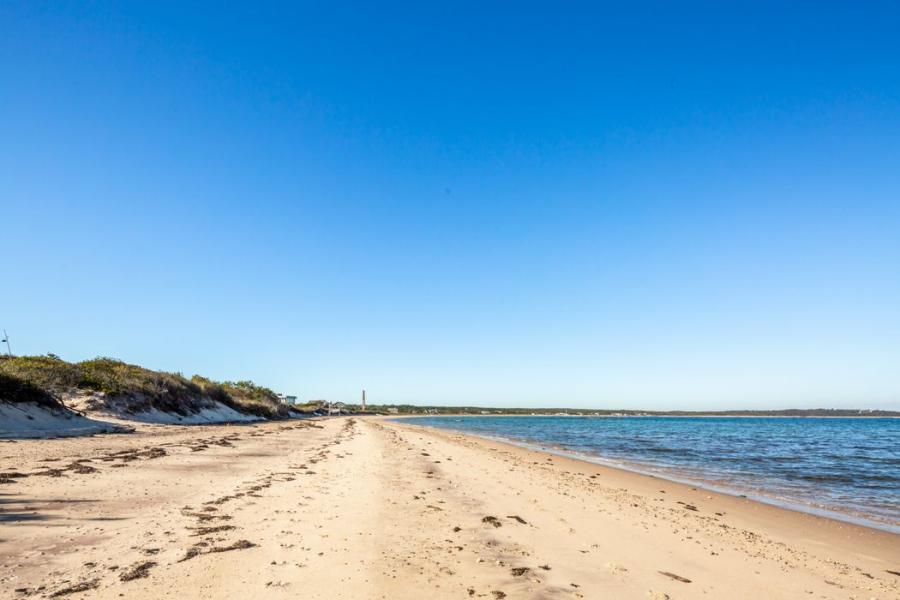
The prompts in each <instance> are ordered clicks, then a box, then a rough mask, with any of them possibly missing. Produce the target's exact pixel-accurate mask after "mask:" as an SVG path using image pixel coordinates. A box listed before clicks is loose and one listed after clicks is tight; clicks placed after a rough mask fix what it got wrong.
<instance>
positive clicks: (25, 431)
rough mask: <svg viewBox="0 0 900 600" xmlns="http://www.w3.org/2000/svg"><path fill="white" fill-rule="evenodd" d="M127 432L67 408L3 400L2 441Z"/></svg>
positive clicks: (124, 429)
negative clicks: (7, 439)
mask: <svg viewBox="0 0 900 600" xmlns="http://www.w3.org/2000/svg"><path fill="white" fill-rule="evenodd" d="M122 431H127V429H126V428H124V427H121V426H119V425H115V424H114V423H106V422H104V421H97V420H94V419H88V418H86V417H82V416H81V415H79V414H77V413H75V412H72V411H71V410H68V409H65V408H57V409H53V408H47V407H44V406H41V405H39V404H37V403H34V402H17V403H12V402H5V401H2V400H0V438H49V437H72V436H79V435H93V434H95V433H112V432H122Z"/></svg>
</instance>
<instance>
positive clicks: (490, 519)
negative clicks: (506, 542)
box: [481, 515, 503, 527]
mask: <svg viewBox="0 0 900 600" xmlns="http://www.w3.org/2000/svg"><path fill="white" fill-rule="evenodd" d="M481 522H482V523H488V524H490V525H493V526H494V527H503V523H502V522H501V521H500V519H498V518H497V517H492V516H490V515H488V516H486V517H484V518H483V519H481Z"/></svg>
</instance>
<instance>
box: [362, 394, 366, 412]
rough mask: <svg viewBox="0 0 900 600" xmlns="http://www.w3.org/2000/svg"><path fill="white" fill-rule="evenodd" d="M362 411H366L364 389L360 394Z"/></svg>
mask: <svg viewBox="0 0 900 600" xmlns="http://www.w3.org/2000/svg"><path fill="white" fill-rule="evenodd" d="M362 412H366V390H363V394H362Z"/></svg>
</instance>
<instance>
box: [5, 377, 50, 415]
mask: <svg viewBox="0 0 900 600" xmlns="http://www.w3.org/2000/svg"><path fill="white" fill-rule="evenodd" d="M0 399H3V400H10V401H11V402H34V403H36V404H40V405H42V406H46V407H53V408H55V407H59V402H58V401H57V400H56V398H54V397H53V395H52V394H49V393H47V392H46V391H44V390H43V389H41V388H39V387H38V386H36V385H34V384H33V383H31V382H29V381H25V380H24V379H19V378H18V377H11V376H9V375H6V374H4V373H0Z"/></svg>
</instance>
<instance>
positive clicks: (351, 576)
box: [0, 418, 900, 600]
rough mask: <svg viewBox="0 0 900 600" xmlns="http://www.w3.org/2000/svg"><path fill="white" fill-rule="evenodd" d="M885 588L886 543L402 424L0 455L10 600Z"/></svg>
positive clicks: (42, 446) (29, 443)
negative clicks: (41, 599)
mask: <svg viewBox="0 0 900 600" xmlns="http://www.w3.org/2000/svg"><path fill="white" fill-rule="evenodd" d="M2 474H5V475H2ZM895 573H900V536H898V535H896V534H891V533H888V532H884V531H878V530H874V529H868V528H865V527H860V526H856V525H851V524H846V523H841V522H838V521H833V520H829V519H825V518H821V517H816V516H813V515H807V514H802V513H797V512H794V511H790V510H785V509H780V508H777V507H773V506H769V505H765V504H760V503H757V502H753V501H751V500H747V499H742V498H736V497H731V496H726V495H719V494H715V493H711V492H707V491H705V490H699V489H693V488H691V487H690V486H686V485H682V484H678V483H672V482H668V481H664V480H660V479H656V478H652V477H648V476H644V475H639V474H634V473H628V472H625V471H619V470H616V469H612V468H608V467H603V466H598V465H593V464H589V463H585V462H581V461H577V460H573V459H567V458H562V457H557V456H550V455H547V454H543V453H539V452H533V451H530V450H526V449H522V448H518V447H514V446H510V445H506V444H502V443H495V442H490V441H486V440H481V439H478V438H474V437H469V436H464V435H460V434H456V433H451V432H443V431H435V430H429V429H425V428H421V427H418V426H415V425H413V424H411V423H394V422H389V421H385V420H381V419H375V418H365V419H347V418H336V419H329V420H322V421H316V422H276V423H264V424H256V425H240V426H203V427H174V426H152V425H140V426H138V431H137V433H134V434H122V435H119V434H116V435H103V436H96V437H91V438H77V439H63V440H19V441H15V442H12V441H6V442H0V597H2V598H42V597H63V598H120V597H126V598H137V599H144V598H148V599H149V598H167V597H168V598H235V599H237V598H240V599H242V600H243V599H248V598H251V599H252V598H354V599H360V598H391V599H394V598H401V599H402V598H410V599H412V598H417V599H418V598H422V597H428V598H470V597H472V598H488V599H494V598H504V597H505V598H591V599H593V598H660V599H662V598H729V599H735V598H754V599H756V598H842V599H848V598H860V599H868V598H880V599H890V598H900V574H895Z"/></svg>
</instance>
